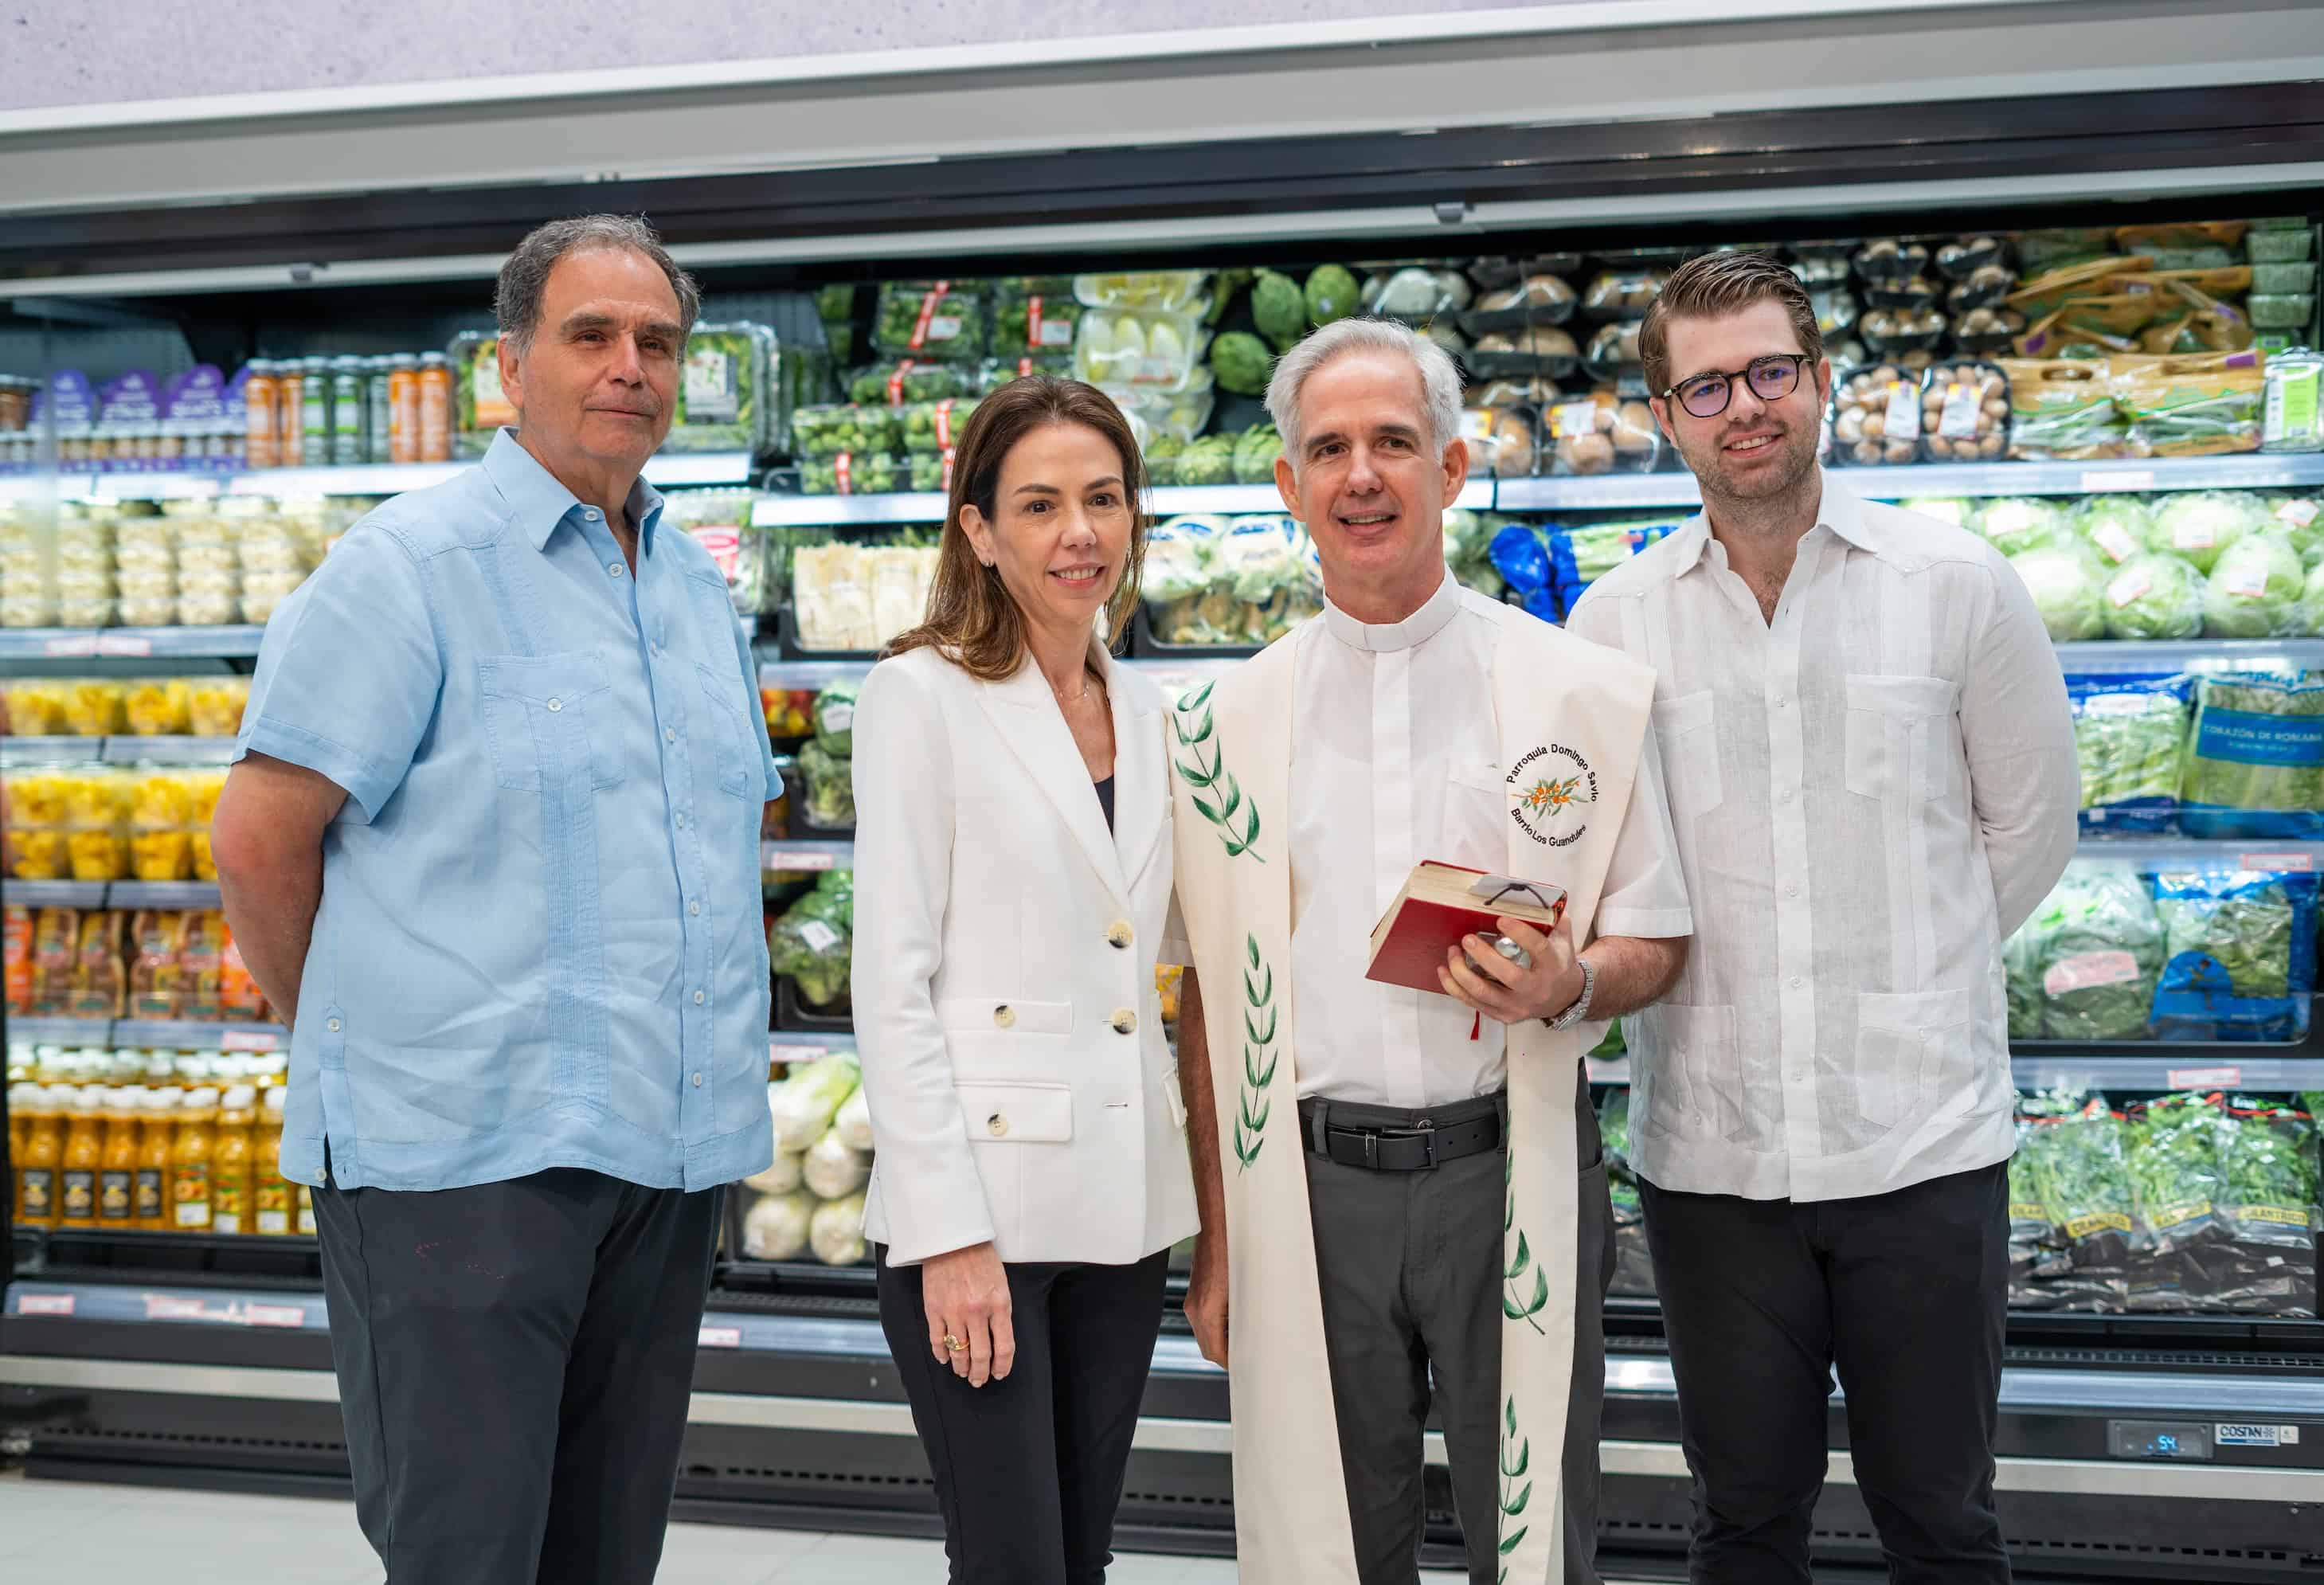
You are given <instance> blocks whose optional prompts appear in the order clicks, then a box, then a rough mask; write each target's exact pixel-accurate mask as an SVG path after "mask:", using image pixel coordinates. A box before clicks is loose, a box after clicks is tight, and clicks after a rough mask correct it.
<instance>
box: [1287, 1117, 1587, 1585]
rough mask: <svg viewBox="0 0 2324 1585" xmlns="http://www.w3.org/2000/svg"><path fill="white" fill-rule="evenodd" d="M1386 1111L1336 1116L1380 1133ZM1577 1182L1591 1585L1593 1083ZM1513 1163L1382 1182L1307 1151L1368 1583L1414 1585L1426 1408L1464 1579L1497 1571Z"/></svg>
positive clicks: (1351, 1496) (1573, 1482) (1580, 1530)
mask: <svg viewBox="0 0 2324 1585" xmlns="http://www.w3.org/2000/svg"><path fill="white" fill-rule="evenodd" d="M1402 1115H1404V1114H1400V1113H1385V1112H1382V1111H1381V1110H1379V1109H1377V1108H1367V1107H1356V1106H1342V1105H1338V1104H1333V1105H1332V1106H1331V1108H1330V1116H1331V1118H1332V1119H1333V1120H1335V1121H1338V1122H1343V1123H1347V1124H1359V1125H1367V1126H1378V1124H1379V1121H1381V1120H1385V1119H1388V1118H1396V1117H1400V1116H1402ZM1573 1128H1574V1140H1575V1152H1574V1159H1575V1160H1576V1161H1578V1162H1580V1163H1582V1171H1581V1183H1580V1184H1579V1189H1580V1203H1581V1216H1580V1223H1579V1226H1578V1227H1577V1229H1576V1234H1577V1249H1578V1250H1579V1258H1578V1260H1577V1262H1576V1270H1575V1271H1574V1274H1573V1387H1572V1396H1571V1397H1570V1398H1569V1399H1568V1401H1567V1405H1566V1420H1565V1449H1564V1453H1565V1465H1564V1485H1565V1509H1564V1513H1565V1585H1598V1570H1597V1565H1596V1562H1595V1559H1596V1555H1597V1550H1598V1422H1599V1410H1600V1405H1601V1404H1602V1402H1603V1400H1604V1398H1605V1392H1606V1333H1605V1318H1604V1313H1603V1306H1604V1303H1605V1297H1606V1288H1607V1285H1608V1284H1609V1283H1610V1282H1611V1281H1612V1280H1613V1276H1614V1243H1613V1239H1612V1238H1611V1237H1610V1236H1609V1234H1610V1230H1611V1225H1612V1217H1613V1212H1612V1208H1611V1206H1610V1205H1609V1203H1608V1201H1607V1197H1606V1161H1605V1154H1604V1151H1603V1150H1602V1149H1601V1148H1600V1144H1599V1139H1598V1118H1597V1114H1596V1112H1595V1111H1594V1110H1592V1109H1591V1104H1590V1084H1589V1081H1588V1080H1587V1079H1586V1078H1584V1077H1582V1075H1580V1074H1576V1092H1575V1095H1574V1102H1573ZM1506 1172H1507V1161H1506V1158H1505V1156H1504V1154H1503V1152H1501V1151H1499V1150H1487V1151H1482V1152H1480V1153H1479V1154H1477V1155H1475V1156H1463V1157H1462V1159H1460V1160H1458V1161H1453V1162H1448V1163H1446V1164H1445V1165H1443V1166H1439V1167H1436V1168H1434V1170H1429V1171H1422V1172H1372V1171H1369V1170H1368V1169H1366V1168H1364V1167H1360V1166H1342V1165H1341V1164H1339V1163H1337V1162H1334V1161H1331V1160H1328V1159H1326V1158H1325V1157H1323V1156H1317V1155H1315V1154H1314V1152H1313V1151H1309V1152H1308V1153H1307V1196H1308V1203H1309V1206H1310V1210H1311V1213H1312V1215H1313V1218H1314V1225H1315V1264H1316V1275H1317V1276H1318V1278H1319V1279H1320V1282H1321V1286H1322V1288H1323V1341H1324V1350H1325V1352H1326V1353H1327V1355H1328V1356H1329V1359H1330V1364H1331V1370H1332V1398H1333V1404H1334V1405H1335V1406H1336V1408H1337V1410H1338V1414H1339V1427H1340V1457H1341V1462H1342V1465H1343V1466H1344V1468H1345V1470H1346V1473H1347V1482H1348V1516H1349V1519H1350V1522H1351V1525H1352V1526H1353V1529H1354V1533H1355V1543H1356V1571H1357V1574H1358V1577H1359V1578H1360V1579H1361V1580H1362V1581H1363V1585H1414V1581H1415V1580H1416V1579H1417V1578H1418V1575H1419V1562H1418V1557H1419V1551H1420V1540H1421V1528H1422V1523H1423V1518H1424V1515H1423V1510H1422V1499H1421V1469H1422V1441H1421V1436H1422V1429H1423V1426H1424V1425H1425V1422H1426V1421H1427V1418H1428V1412H1429V1408H1430V1405H1432V1403H1433V1404H1434V1407H1435V1410H1436V1415H1437V1418H1438V1420H1439V1421H1440V1422H1441V1423H1442V1424H1443V1430H1444V1445H1445V1451H1446V1453H1447V1454H1448V1456H1449V1458H1450V1460H1451V1462H1452V1501H1453V1506H1454V1507H1455V1508H1456V1509H1457V1510H1458V1511H1459V1513H1460V1516H1461V1528H1462V1534H1463V1536H1464V1538H1465V1540H1466V1544H1467V1547H1468V1554H1469V1578H1470V1580H1471V1585H1494V1581H1495V1580H1496V1579H1497V1577H1498V1575H1499V1570H1500V1558H1499V1548H1498V1542H1499V1525H1500V1488H1499V1479H1500V1437H1499V1430H1500V1424H1499V1410H1500V1401H1501V1330H1502V1322H1503V1316H1502V1313H1501V1272H1502V1264H1501V1262H1502V1254H1501V1232H1502V1225H1503V1216H1504V1212H1505V1211H1506V1209H1507V1206H1506V1198H1505V1197H1506V1177H1505V1175H1506Z"/></svg>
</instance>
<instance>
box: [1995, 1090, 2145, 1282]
mask: <svg viewBox="0 0 2324 1585" xmlns="http://www.w3.org/2000/svg"><path fill="white" fill-rule="evenodd" d="M2024 1116H2025V1117H2026V1118H2027V1120H2029V1121H2030V1122H2031V1123H2032V1124H2033V1126H2032V1128H2030V1129H2028V1130H2027V1132H2026V1135H2025V1138H2024V1144H2023V1145H2022V1146H2021V1148H2022V1149H2024V1151H2026V1152H2027V1153H2028V1154H2029V1155H2030V1156H2032V1160H2031V1162H2030V1163H2029V1164H2028V1170H2029V1172H2030V1174H2031V1176H2032V1181H2033V1185H2034V1187H2035V1189H2036V1190H2037V1191H2038V1193H2040V1195H2041V1200H2042V1204H2043V1212H2044V1214H2045V1215H2047V1217H2048V1218H2049V1221H2050V1233H2049V1238H2048V1239H2047V1241H2048V1242H2049V1243H2050V1244H2051V1245H2052V1246H2053V1247H2054V1248H2055V1249H2058V1250H2060V1251H2061V1252H2062V1255H2063V1259H2062V1261H2061V1262H2053V1263H2052V1276H2050V1278H2049V1281H2050V1283H2051V1285H2052V1293H2054V1294H2055V1295H2056V1297H2057V1301H2058V1303H2057V1306H2056V1307H2057V1308H2061V1309H2068V1310H2098V1311H2107V1310H2119V1309H2121V1308H2122V1307H2123V1305H2124V1302H2125V1299H2126V1294H2127V1279H2126V1269H2127V1267H2128V1264H2129V1260H2130V1235H2131V1230H2132V1228H2133V1226H2134V1225H2135V1223H2134V1222H2133V1220H2132V1204H2131V1193H2130V1177H2129V1174H2128V1172H2127V1170H2126V1166H2125V1163H2124V1159H2123V1146H2124V1141H2123V1119H2122V1115H2121V1114H2120V1113H2119V1112H2116V1111H2114V1110H2111V1109H2109V1108H2108V1107H2107V1102H2106V1098H2105V1097H2104V1096H2102V1095H2092V1096H2089V1097H2087V1098H2083V1097H2080V1096H2076V1095H2072V1094H2063V1093H2061V1094H2052V1095H2046V1096H2036V1097H2032V1098H2029V1099H2028V1100H2027V1101H2025V1103H2024Z"/></svg>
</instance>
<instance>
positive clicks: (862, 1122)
mask: <svg viewBox="0 0 2324 1585" xmlns="http://www.w3.org/2000/svg"><path fill="white" fill-rule="evenodd" d="M831 1130H832V1132H833V1133H835V1134H836V1135H838V1136H839V1142H840V1143H841V1144H843V1145H844V1146H846V1147H848V1148H849V1149H850V1150H862V1151H866V1152H868V1151H870V1150H871V1097H869V1096H868V1095H866V1094H865V1093H864V1092H863V1091H862V1087H861V1086H858V1088H857V1089H856V1092H855V1093H854V1094H853V1095H850V1096H849V1097H848V1098H847V1100H846V1102H845V1104H844V1105H842V1106H841V1107H840V1109H839V1112H838V1115H837V1116H836V1117H835V1118H833V1120H832V1123H831Z"/></svg>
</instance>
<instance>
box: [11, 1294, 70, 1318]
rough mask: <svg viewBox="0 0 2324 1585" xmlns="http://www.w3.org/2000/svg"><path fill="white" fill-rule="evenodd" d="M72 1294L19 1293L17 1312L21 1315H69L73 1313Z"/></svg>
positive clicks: (17, 1296)
mask: <svg viewBox="0 0 2324 1585" xmlns="http://www.w3.org/2000/svg"><path fill="white" fill-rule="evenodd" d="M73 1297H74V1295H71V1294H18V1295H16V1313H17V1314H19V1315H69V1314H71V1313H73Z"/></svg>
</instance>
